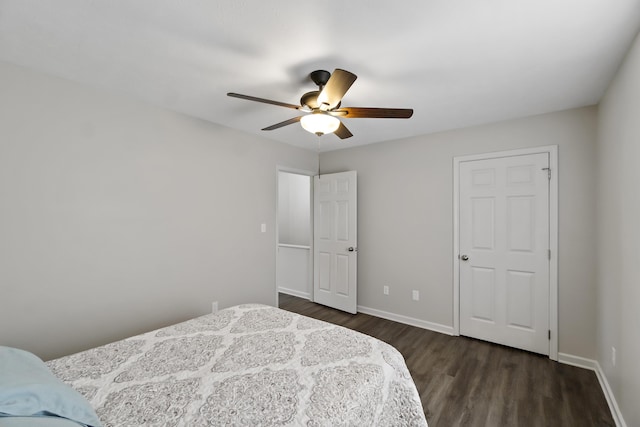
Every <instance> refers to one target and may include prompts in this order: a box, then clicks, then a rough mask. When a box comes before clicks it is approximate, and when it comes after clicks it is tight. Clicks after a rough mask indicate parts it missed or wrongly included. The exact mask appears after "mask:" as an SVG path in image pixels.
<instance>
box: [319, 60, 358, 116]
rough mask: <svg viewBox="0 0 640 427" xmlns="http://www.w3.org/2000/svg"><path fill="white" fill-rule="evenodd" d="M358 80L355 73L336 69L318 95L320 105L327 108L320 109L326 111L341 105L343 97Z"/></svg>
mask: <svg viewBox="0 0 640 427" xmlns="http://www.w3.org/2000/svg"><path fill="white" fill-rule="evenodd" d="M357 78H358V76H356V75H355V74H353V73H350V72H348V71H345V70H341V69H340V68H336V69H335V70H334V72H333V74H331V77H329V81H328V82H327V84H326V85H325V86H324V88H323V89H322V92H320V95H318V105H321V106H325V107H320V108H321V109H322V110H325V111H326V110H330V109H332V108H335V107H336V106H337V105H338V104H340V101H341V100H342V97H343V96H344V94H345V93H347V91H348V90H349V88H350V87H351V85H352V84H353V82H355V81H356V79H357Z"/></svg>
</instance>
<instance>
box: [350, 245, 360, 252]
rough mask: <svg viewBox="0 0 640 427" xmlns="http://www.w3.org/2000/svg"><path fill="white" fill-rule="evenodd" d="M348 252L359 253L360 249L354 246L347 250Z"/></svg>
mask: <svg viewBox="0 0 640 427" xmlns="http://www.w3.org/2000/svg"><path fill="white" fill-rule="evenodd" d="M347 250H348V251H349V252H358V248H354V247H353V246H349V247H348V248H347Z"/></svg>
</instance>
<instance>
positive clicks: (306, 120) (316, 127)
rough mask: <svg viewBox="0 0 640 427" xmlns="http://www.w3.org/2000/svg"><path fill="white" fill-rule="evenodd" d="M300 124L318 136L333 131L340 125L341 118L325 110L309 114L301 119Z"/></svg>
mask: <svg viewBox="0 0 640 427" xmlns="http://www.w3.org/2000/svg"><path fill="white" fill-rule="evenodd" d="M300 124H301V125H302V127H303V128H304V130H306V131H307V132H311V133H315V134H316V135H318V136H321V135H324V134H326V133H333V132H335V131H336V130H337V129H338V128H339V127H340V120H338V118H336V117H333V116H331V115H329V114H326V113H323V112H320V111H319V112H315V113H313V114H308V115H306V116H304V117H302V118H301V119H300Z"/></svg>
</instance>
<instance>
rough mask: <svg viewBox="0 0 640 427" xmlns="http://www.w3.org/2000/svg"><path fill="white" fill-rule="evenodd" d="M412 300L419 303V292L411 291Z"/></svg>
mask: <svg viewBox="0 0 640 427" xmlns="http://www.w3.org/2000/svg"><path fill="white" fill-rule="evenodd" d="M413 300H414V301H420V291H415V290H414V291H413Z"/></svg>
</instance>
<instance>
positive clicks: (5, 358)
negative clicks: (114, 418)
mask: <svg viewBox="0 0 640 427" xmlns="http://www.w3.org/2000/svg"><path fill="white" fill-rule="evenodd" d="M33 415H35V416H46V415H55V416H58V417H63V418H68V419H70V420H73V421H76V422H78V423H80V424H84V425H87V426H91V427H102V424H100V420H99V419H98V416H97V415H96V413H95V411H94V410H93V408H92V407H91V405H90V404H89V402H87V400H86V399H85V398H84V397H83V396H82V395H81V394H80V393H78V392H77V391H75V390H74V389H72V388H71V387H69V386H68V385H66V384H65V383H63V382H62V381H60V380H59V379H58V378H56V377H55V376H54V375H53V374H52V373H51V371H50V370H49V368H47V366H46V365H45V364H44V362H43V361H42V360H40V359H39V358H38V357H37V356H35V355H34V354H31V353H29V352H27V351H24V350H19V349H17V348H11V347H3V346H0V422H1V420H2V419H3V418H2V417H3V416H4V417H6V416H33Z"/></svg>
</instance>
